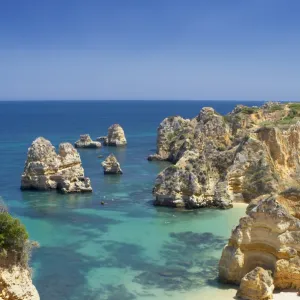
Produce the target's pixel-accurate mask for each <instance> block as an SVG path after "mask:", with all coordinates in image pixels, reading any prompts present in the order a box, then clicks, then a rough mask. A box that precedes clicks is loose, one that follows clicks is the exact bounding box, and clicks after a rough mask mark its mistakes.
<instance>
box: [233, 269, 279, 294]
mask: <svg viewBox="0 0 300 300" xmlns="http://www.w3.org/2000/svg"><path fill="white" fill-rule="evenodd" d="M271 275H272V272H271V271H266V270H264V269H263V268H260V267H257V268H255V269H254V270H252V271H251V272H249V273H248V274H246V275H245V276H244V277H243V278H242V280H241V285H240V288H239V290H238V292H237V294H236V296H237V297H238V298H239V299H244V300H269V299H273V290H274V284H273V278H272V276H271Z"/></svg>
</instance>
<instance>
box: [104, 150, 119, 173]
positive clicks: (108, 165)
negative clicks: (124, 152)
mask: <svg viewBox="0 0 300 300" xmlns="http://www.w3.org/2000/svg"><path fill="white" fill-rule="evenodd" d="M102 166H103V169H104V174H123V171H122V169H121V167H120V164H119V162H118V160H117V159H116V157H115V156H114V155H113V154H110V155H109V156H108V157H107V158H106V159H105V161H103V162H102Z"/></svg>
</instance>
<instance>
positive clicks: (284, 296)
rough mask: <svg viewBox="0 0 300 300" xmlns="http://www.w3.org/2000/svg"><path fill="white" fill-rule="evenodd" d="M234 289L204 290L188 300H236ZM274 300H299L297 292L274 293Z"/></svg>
mask: <svg viewBox="0 0 300 300" xmlns="http://www.w3.org/2000/svg"><path fill="white" fill-rule="evenodd" d="M236 291H237V290H236V289H234V288H229V289H217V288H215V289H214V288H213V289H212V288H211V287H209V288H204V289H202V291H200V292H197V293H195V294H194V295H193V296H192V297H191V298H189V300H196V299H198V300H199V299H202V300H209V299H212V298H214V299H222V300H232V299H236V298H235V295H236ZM274 299H275V300H293V299H295V300H296V299H300V297H299V296H297V292H295V291H291V292H280V293H274Z"/></svg>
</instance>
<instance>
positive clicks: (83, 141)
mask: <svg viewBox="0 0 300 300" xmlns="http://www.w3.org/2000/svg"><path fill="white" fill-rule="evenodd" d="M75 147H76V148H100V147H101V143H100V142H96V141H93V140H92V139H91V137H90V136H89V135H88V134H82V135H81V136H80V139H79V140H78V141H76V142H75Z"/></svg>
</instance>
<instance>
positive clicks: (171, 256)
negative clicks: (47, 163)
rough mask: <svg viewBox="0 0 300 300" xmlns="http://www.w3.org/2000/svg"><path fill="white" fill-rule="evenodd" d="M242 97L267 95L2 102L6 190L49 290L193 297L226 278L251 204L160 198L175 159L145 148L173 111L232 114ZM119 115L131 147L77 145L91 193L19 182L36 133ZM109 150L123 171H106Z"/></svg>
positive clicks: (100, 125)
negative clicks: (156, 158)
mask: <svg viewBox="0 0 300 300" xmlns="http://www.w3.org/2000/svg"><path fill="white" fill-rule="evenodd" d="M236 104H246V105H260V104H261V102H245V101H239V102H234V101H231V102H230V101H60V102H58V101H52V102H51V101H49V102H42V101H35V102H26V101H19V102H0V196H1V197H2V199H3V200H4V201H5V202H6V204H7V205H8V207H9V210H10V212H11V213H12V214H13V215H15V216H17V217H19V218H21V220H22V222H24V224H25V225H26V226H27V228H28V231H29V233H30V238H31V239H32V240H36V241H38V242H39V243H40V245H41V247H40V248H39V249H37V250H36V251H35V252H34V253H33V257H32V261H31V265H32V267H33V274H34V284H35V285H36V287H37V289H38V291H39V293H40V296H41V299H42V300H65V299H66V300H79V299H80V300H82V299H86V300H100V299H101V300H134V299H137V300H139V299H141V300H144V299H149V300H152V299H159V300H167V299H172V300H179V299H188V300H193V299H208V298H207V297H209V296H207V295H212V293H213V291H215V290H218V289H220V288H223V287H221V286H220V285H219V284H218V283H217V281H216V275H217V264H218V260H219V257H220V253H221V251H222V248H223V246H224V245H225V243H226V240H227V239H228V237H229V235H230V232H231V230H232V228H233V227H234V226H235V225H237V223H238V219H239V218H240V216H242V215H243V214H244V212H245V207H244V206H241V207H235V208H233V209H231V210H227V211H220V210H213V209H211V210H209V209H202V210H189V211H184V210H175V209H170V208H163V207H154V206H152V194H151V190H152V187H153V183H154V180H155V177H156V175H157V174H158V172H159V171H160V170H162V169H163V168H165V167H166V165H167V163H165V162H148V161H147V160H146V158H147V156H148V154H150V153H153V152H154V151H155V148H156V144H155V143H156V128H157V127H158V125H159V123H160V122H161V121H162V120H163V119H164V118H165V117H167V116H171V115H181V116H183V117H185V118H192V117H195V116H196V115H197V114H198V113H199V111H200V109H201V108H202V107H203V106H212V107H214V108H215V109H216V110H217V111H218V112H219V113H222V114H224V113H227V112H229V111H231V110H232V109H233V108H234V106H235V105H236ZM114 123H119V124H120V125H121V126H122V127H123V128H124V130H125V134H126V137H127V140H128V145H127V147H124V148H118V149H117V148H113V147H103V148H101V149H99V150H98V149H97V150H95V149H86V150H79V152H80V155H81V159H82V163H83V167H84V169H85V174H86V176H88V177H90V178H91V181H92V186H93V189H94V192H93V193H92V194H71V195H61V194H58V193H56V192H55V191H54V192H31V191H26V192H22V191H21V190H20V189H19V187H20V176H21V173H22V171H23V168H24V163H25V160H26V154H27V149H28V147H29V146H30V144H31V143H32V141H33V140H34V139H35V138H36V137H38V136H44V137H45V138H47V139H49V140H50V141H51V142H52V143H53V144H54V145H55V146H58V145H59V143H60V142H71V143H74V142H75V141H76V140H77V139H78V138H79V135H80V134H84V133H89V134H90V135H91V137H92V138H96V137H98V136H101V135H106V133H107V128H108V127H109V126H110V125H112V124H114ZM111 152H112V153H114V154H115V155H116V157H117V158H118V160H119V162H120V164H121V167H122V169H123V171H124V174H123V175H122V176H113V175H106V176H104V175H103V169H102V167H101V159H100V158H98V156H99V155H100V154H101V155H104V157H105V156H106V155H108V154H109V153H111ZM101 201H105V203H106V205H104V206H102V205H101ZM210 292H211V293H210ZM201 295H202V296H201ZM205 295H206V296H205Z"/></svg>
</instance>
